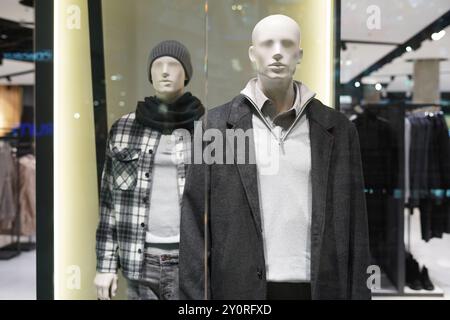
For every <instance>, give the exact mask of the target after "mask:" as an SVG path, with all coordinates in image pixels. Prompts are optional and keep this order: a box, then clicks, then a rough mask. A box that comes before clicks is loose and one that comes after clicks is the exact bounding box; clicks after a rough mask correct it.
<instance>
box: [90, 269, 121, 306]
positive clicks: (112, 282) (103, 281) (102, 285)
mask: <svg viewBox="0 0 450 320" xmlns="http://www.w3.org/2000/svg"><path fill="white" fill-rule="evenodd" d="M118 279H119V277H118V276H117V274H116V273H99V272H97V274H96V275H95V279H94V284H95V286H96V287H97V298H98V299H100V300H111V298H112V297H114V296H115V295H116V292H117V282H118ZM110 289H111V291H110Z"/></svg>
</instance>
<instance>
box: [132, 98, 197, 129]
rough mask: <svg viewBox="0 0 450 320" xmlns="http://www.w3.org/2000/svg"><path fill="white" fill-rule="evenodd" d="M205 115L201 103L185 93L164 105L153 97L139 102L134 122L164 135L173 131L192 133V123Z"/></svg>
mask: <svg viewBox="0 0 450 320" xmlns="http://www.w3.org/2000/svg"><path fill="white" fill-rule="evenodd" d="M204 113H205V108H204V107H203V105H202V103H201V101H200V100H199V99H197V98H196V97H194V96H193V95H192V94H191V93H190V92H186V93H185V94H183V95H182V96H181V97H179V98H178V99H177V100H175V101H174V102H173V103H170V104H165V103H163V102H162V101H161V100H159V99H158V98H156V97H155V96H153V97H147V98H145V101H139V102H138V105H137V108H136V120H137V121H138V122H139V123H141V124H142V125H144V126H147V127H151V128H152V129H156V130H158V131H161V132H163V133H165V134H168V133H172V131H174V130H175V129H187V130H189V131H192V130H193V128H194V121H196V120H198V119H200V117H201V116H202V115H203V114H204Z"/></svg>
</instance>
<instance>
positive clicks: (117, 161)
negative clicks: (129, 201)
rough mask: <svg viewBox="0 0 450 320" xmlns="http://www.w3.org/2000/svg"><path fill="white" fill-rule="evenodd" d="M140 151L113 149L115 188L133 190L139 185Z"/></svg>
mask: <svg viewBox="0 0 450 320" xmlns="http://www.w3.org/2000/svg"><path fill="white" fill-rule="evenodd" d="M140 154H141V150H140V149H129V148H123V149H121V150H118V149H117V148H114V149H113V161H112V169H113V175H114V188H115V189H119V190H133V189H134V188H135V187H136V184H137V178H138V168H139V157H140Z"/></svg>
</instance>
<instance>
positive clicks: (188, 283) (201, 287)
mask: <svg viewBox="0 0 450 320" xmlns="http://www.w3.org/2000/svg"><path fill="white" fill-rule="evenodd" d="M192 145H193V146H194V148H195V143H193V144H192ZM194 153H195V149H193V152H192V155H193V157H194ZM193 157H192V158H193ZM192 160H193V159H192ZM209 170H210V167H209V166H208V165H206V164H204V163H203V160H202V163H201V164H194V162H193V161H191V164H190V165H189V166H188V170H187V175H186V184H185V188H184V193H183V201H182V205H181V224H180V254H179V277H180V279H179V281H180V299H182V300H204V299H209V298H210V296H211V294H210V285H209V283H210V282H209V278H210V277H209V252H210V245H209V234H210V232H209V228H207V229H206V232H205V226H208V225H209V224H208V221H207V220H206V217H207V212H206V210H207V209H208V208H209V205H208V201H209V200H208V199H209V196H208V195H209V187H207V186H209V182H208V179H209Z"/></svg>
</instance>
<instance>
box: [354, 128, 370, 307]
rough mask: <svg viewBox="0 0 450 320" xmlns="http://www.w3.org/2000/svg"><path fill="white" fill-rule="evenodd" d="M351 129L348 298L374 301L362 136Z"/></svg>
mask: <svg viewBox="0 0 450 320" xmlns="http://www.w3.org/2000/svg"><path fill="white" fill-rule="evenodd" d="M350 127H351V128H350V154H351V155H350V156H351V169H352V170H351V172H352V173H351V174H352V195H353V196H352V203H351V210H350V242H349V244H350V248H349V275H348V280H349V286H348V289H349V291H348V295H349V297H348V298H349V299H357V300H362V299H370V298H371V292H370V289H369V288H368V286H367V279H368V277H369V274H368V273H367V267H368V266H369V265H370V251H369V230H368V222H367V207H366V198H365V194H364V177H363V171H362V163H361V151H360V145H359V136H358V131H357V129H356V127H355V126H354V124H353V123H351V124H350Z"/></svg>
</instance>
